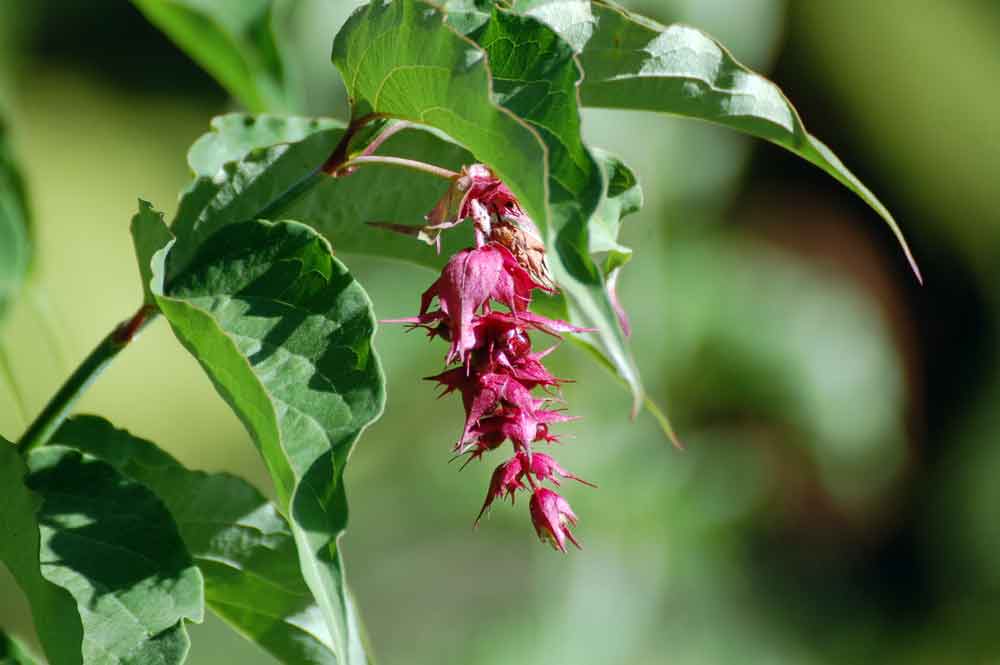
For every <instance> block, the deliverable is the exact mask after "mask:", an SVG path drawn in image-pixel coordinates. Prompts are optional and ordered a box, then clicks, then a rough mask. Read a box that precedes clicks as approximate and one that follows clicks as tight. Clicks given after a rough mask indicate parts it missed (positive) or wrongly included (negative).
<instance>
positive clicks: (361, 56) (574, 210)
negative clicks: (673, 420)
mask: <svg viewBox="0 0 1000 665" xmlns="http://www.w3.org/2000/svg"><path fill="white" fill-rule="evenodd" d="M483 31H484V32H482V34H480V33H477V39H478V40H479V41H480V42H481V43H482V44H483V45H484V46H485V48H486V50H487V51H490V54H489V61H490V63H492V67H493V69H494V72H493V73H494V75H495V77H491V74H490V70H489V68H488V67H487V64H486V57H485V55H486V54H485V52H484V51H483V50H482V49H479V48H476V47H475V46H474V45H472V44H470V43H469V42H468V41H467V40H466V39H464V38H462V37H461V36H459V35H457V34H456V33H455V32H454V31H453V30H451V29H450V28H448V27H447V26H446V25H445V24H444V22H443V17H442V14H441V12H440V11H439V10H438V9H436V8H434V7H432V6H430V5H428V4H425V3H423V2H417V1H415V0H395V1H393V2H375V3H371V4H369V5H368V6H367V8H365V9H364V10H362V11H359V12H356V13H355V14H354V15H353V16H352V17H351V18H350V19H348V21H347V23H346V24H345V25H344V27H343V29H341V31H340V33H339V34H338V35H337V37H336V39H335V40H334V48H333V60H334V63H335V64H336V65H337V67H338V68H339V69H340V70H341V73H342V74H343V77H344V80H345V81H346V84H347V88H348V93H349V94H350V96H351V98H352V100H353V101H354V107H353V110H352V113H353V116H354V118H359V117H362V116H365V115H367V114H369V113H381V114H386V115H389V116H392V117H397V118H404V119H408V120H412V121H415V122H419V123H422V124H426V125H430V126H432V127H435V128H437V129H440V130H442V131H444V132H446V133H447V134H448V135H449V136H451V137H452V138H454V139H455V140H456V141H458V142H459V143H461V144H462V145H464V146H465V147H466V148H468V149H469V150H470V152H471V153H472V154H473V155H474V156H475V158H476V159H477V160H478V161H481V162H483V163H485V164H487V165H489V166H490V167H491V168H492V169H493V170H494V171H495V172H496V173H497V175H499V176H500V177H501V178H502V179H503V180H504V182H505V183H506V184H507V185H508V186H509V187H510V188H511V190H512V191H513V192H514V194H515V195H516V196H518V198H519V199H520V201H521V203H522V205H523V207H524V208H525V210H526V211H527V213H528V214H529V215H530V216H531V217H532V218H533V219H534V220H535V221H536V222H537V223H538V225H539V226H540V227H541V229H542V230H543V233H544V234H545V237H546V241H547V243H546V244H547V246H548V247H549V254H550V257H549V258H550V264H551V267H552V271H553V274H554V277H555V280H556V282H557V283H558V284H559V286H560V288H561V289H562V292H563V293H564V294H565V296H566V297H567V300H568V304H569V309H568V311H569V314H570V317H569V318H571V319H572V320H573V321H574V322H575V323H577V324H582V325H585V326H590V327H594V328H596V329H597V330H598V331H599V332H598V333H597V334H596V335H597V339H596V340H595V341H596V342H599V343H600V346H601V350H602V352H603V353H604V354H606V355H607V357H608V358H609V359H610V362H611V363H612V365H613V366H614V367H615V368H616V370H617V372H618V373H619V374H620V375H621V376H623V377H624V378H625V380H626V381H627V383H628V385H629V386H630V388H631V389H632V393H633V396H634V401H635V405H636V406H638V405H639V404H640V403H641V400H642V387H641V383H640V380H639V376H638V370H637V368H636V366H635V362H634V360H633V359H632V357H631V354H630V352H629V350H628V347H627V343H626V341H625V338H624V334H623V333H622V330H621V328H620V326H619V325H618V321H617V318H616V316H615V314H614V310H613V307H612V305H611V303H610V299H609V296H608V292H607V289H606V288H605V284H604V280H603V276H602V274H601V272H600V270H599V269H598V268H597V266H596V265H594V263H593V261H592V259H591V257H590V254H589V238H588V228H587V224H588V222H589V220H590V216H591V215H592V214H593V213H594V212H595V211H596V209H597V207H598V204H599V202H600V200H601V196H602V192H603V181H602V175H601V172H600V169H599V168H597V165H596V163H595V161H594V159H593V157H592V156H591V154H590V153H589V151H588V150H587V149H586V147H585V146H584V145H583V143H582V141H581V140H580V136H579V123H580V118H579V110H578V109H577V105H576V89H575V88H576V84H577V83H578V81H579V75H580V72H579V70H578V67H577V65H576V62H575V60H574V58H573V55H574V54H573V49H572V47H571V46H570V45H569V44H567V43H566V42H564V41H562V40H560V39H559V37H558V36H557V35H556V34H555V33H553V32H552V31H551V30H550V29H549V28H548V27H547V26H545V25H544V24H542V23H541V22H539V21H537V20H535V19H533V18H530V17H521V16H516V15H513V14H508V13H506V12H494V13H493V15H492V17H491V19H490V23H489V24H487V26H486V27H485V28H483ZM494 92H495V93H496V99H495V100H494V96H493V93H494ZM498 102H499V103H498ZM500 104H502V106H501V105H500ZM518 114H520V115H521V116H523V119H522V118H521V117H518ZM540 166H542V168H539V167H540ZM549 304H550V305H554V306H555V308H556V313H559V311H558V306H559V305H560V303H558V302H556V303H549ZM550 311H551V310H550Z"/></svg>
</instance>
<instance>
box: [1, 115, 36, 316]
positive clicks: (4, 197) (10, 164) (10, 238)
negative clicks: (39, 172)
mask: <svg viewBox="0 0 1000 665" xmlns="http://www.w3.org/2000/svg"><path fill="white" fill-rule="evenodd" d="M28 223H29V212H28V200H27V195H26V192H25V186H24V179H23V178H22V177H21V171H20V168H19V167H18V165H17V160H16V158H15V157H14V154H13V150H12V148H11V146H10V142H9V139H8V137H7V126H6V123H5V122H4V121H3V119H2V118H0V320H2V319H3V316H4V313H5V311H6V310H7V308H8V306H9V305H10V303H11V301H12V300H13V298H14V297H15V296H16V295H17V292H18V291H19V290H20V288H21V285H22V283H23V282H24V279H25V277H26V276H27V273H28V267H29V265H30V262H31V260H30V259H31V243H30V237H29V233H28Z"/></svg>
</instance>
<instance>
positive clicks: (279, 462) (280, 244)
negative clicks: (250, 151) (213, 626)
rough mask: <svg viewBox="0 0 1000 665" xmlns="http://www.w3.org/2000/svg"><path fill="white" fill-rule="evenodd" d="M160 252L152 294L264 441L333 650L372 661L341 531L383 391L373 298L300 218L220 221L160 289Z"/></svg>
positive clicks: (346, 658)
mask: <svg viewBox="0 0 1000 665" xmlns="http://www.w3.org/2000/svg"><path fill="white" fill-rule="evenodd" d="M156 223H157V219H156V218H155V216H148V215H147V216H138V217H137V218H136V224H137V225H143V226H145V225H148V224H156ZM150 232H152V233H158V232H159V231H155V230H154V231H150ZM134 233H135V234H136V235H137V236H141V235H143V234H145V233H147V231H146V230H144V229H142V228H136V229H135V230H134ZM168 251H170V249H169V246H168V248H165V249H164V250H161V251H160V252H159V253H157V254H156V255H155V256H154V257H153V266H154V278H153V292H154V293H155V294H156V295H157V304H158V305H159V307H160V309H161V311H162V312H163V313H164V315H165V316H166V317H167V319H168V320H169V321H170V324H171V326H172V328H173V330H174V333H175V334H176V335H177V337H178V339H180V341H181V342H182V343H183V344H184V345H185V346H186V347H187V348H188V350H189V351H191V353H192V354H193V355H194V356H195V358H196V359H197V360H198V361H199V363H201V365H202V367H203V368H204V369H205V371H206V372H207V374H208V375H209V377H210V378H211V379H212V381H213V383H214V384H215V386H216V389H217V390H218V391H219V393H220V394H221V395H222V396H223V398H225V399H226V401H227V402H228V403H229V404H230V406H231V407H232V408H233V410H234V411H235V412H236V414H237V415H238V416H239V417H240V418H241V419H242V420H243V422H244V424H245V425H246V427H247V429H248V430H249V432H250V434H251V436H252V438H253V440H254V442H255V444H256V445H257V447H258V449H259V450H260V452H261V455H262V457H263V459H264V462H265V464H266V465H267V467H268V469H269V471H270V473H271V477H272V480H273V482H274V485H275V489H276V493H277V497H278V505H279V508H280V509H281V510H282V512H283V513H284V514H285V515H286V516H287V517H288V519H289V526H290V527H291V530H292V533H293V535H294V538H295V542H296V546H297V549H298V553H299V561H300V565H301V568H302V573H303V576H304V578H305V580H306V583H307V584H308V586H309V588H310V590H311V591H312V592H313V594H314V595H315V597H316V600H317V602H318V603H319V606H320V609H321V611H322V614H323V618H324V619H325V621H326V624H327V628H328V629H329V631H330V634H331V637H332V641H333V644H334V647H335V650H336V655H337V660H338V662H339V663H343V664H345V665H346V664H349V663H363V662H366V658H365V655H364V649H363V644H362V637H361V630H360V627H359V621H358V618H357V615H356V610H355V608H354V603H353V600H352V598H351V595H350V593H349V592H348V590H347V588H346V584H345V581H344V572H343V564H342V560H341V556H340V550H339V548H338V544H337V538H338V537H339V535H340V534H341V533H342V532H343V530H344V528H345V526H346V523H347V501H346V494H345V491H344V484H343V473H344V468H345V466H346V463H347V458H348V455H349V454H350V451H351V449H352V448H353V446H354V443H355V442H356V441H357V439H358V437H359V436H360V434H361V432H362V430H364V428H365V427H367V426H368V425H369V424H370V423H371V422H372V421H374V420H375V419H376V418H377V417H378V416H379V414H380V413H381V411H382V408H383V406H384V402H385V390H384V377H383V375H382V369H381V366H380V364H379V362H378V358H377V357H376V355H375V352H374V350H373V349H372V346H371V341H372V337H373V335H374V332H375V318H374V315H373V313H372V307H371V302H370V300H369V299H368V296H367V294H366V293H365V292H364V290H363V289H362V288H361V286H360V285H359V284H358V283H357V282H356V281H354V279H353V278H352V277H351V275H350V274H349V273H348V272H347V270H346V268H344V266H343V265H342V264H341V263H340V262H339V261H337V260H336V259H335V258H333V256H332V255H331V252H330V247H329V245H328V244H327V243H326V241H324V240H323V239H322V237H320V236H319V235H317V234H316V232H315V231H313V230H312V229H311V228H309V227H307V226H305V225H302V224H298V223H294V222H279V223H273V224H272V223H270V222H265V221H253V222H245V223H238V224H230V225H228V226H225V227H223V228H222V229H221V230H220V231H219V232H218V233H216V235H214V236H212V237H211V238H209V239H208V240H207V241H206V242H205V243H204V244H203V245H202V246H201V248H200V250H199V252H198V253H197V256H195V258H194V260H193V261H192V263H191V264H190V265H189V267H188V269H187V270H186V271H185V272H183V273H181V274H180V275H178V276H177V277H176V279H175V280H174V281H173V282H172V283H171V284H170V285H169V290H164V287H163V262H164V258H165V257H164V254H165V253H166V252H168Z"/></svg>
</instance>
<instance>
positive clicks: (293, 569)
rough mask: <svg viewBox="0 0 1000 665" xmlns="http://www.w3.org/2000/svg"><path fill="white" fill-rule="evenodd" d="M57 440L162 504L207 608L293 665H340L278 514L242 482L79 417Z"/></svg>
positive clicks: (105, 424)
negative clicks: (194, 568)
mask: <svg viewBox="0 0 1000 665" xmlns="http://www.w3.org/2000/svg"><path fill="white" fill-rule="evenodd" d="M53 442H55V443H58V444H63V445H67V446H71V447H74V448H77V449H79V450H82V451H83V452H86V453H89V454H91V455H94V456H95V457H98V458H100V459H102V460H104V461H105V462H108V463H109V464H111V465H112V466H114V467H115V468H116V469H118V470H119V471H120V472H121V473H123V474H125V475H126V476H128V477H130V478H133V479H135V480H137V481H139V482H141V483H143V484H144V485H146V487H148V488H150V489H151V490H153V492H155V493H156V495H157V496H158V497H160V499H161V500H162V501H163V502H164V504H166V506H167V508H168V509H169V510H170V513H171V514H172V515H173V517H174V520H175V521H176V522H177V526H178V527H179V529H180V533H181V537H182V538H183V539H184V542H185V544H186V545H187V547H188V550H190V552H191V555H192V556H193V557H194V560H195V562H196V563H197V564H198V567H199V568H200V569H201V572H202V574H203V575H204V577H205V599H206V601H207V602H208V606H209V607H210V608H211V609H212V610H213V611H214V612H215V613H216V614H218V615H219V616H220V617H222V618H223V619H224V620H225V621H226V622H227V623H229V624H230V625H231V626H233V627H234V628H235V629H236V630H237V631H239V632H240V633H241V634H243V635H245V636H246V637H247V638H248V639H250V640H252V641H254V642H255V643H257V644H259V645H260V646H261V647H262V648H264V649H265V650H267V651H268V652H269V653H270V654H271V655H273V656H274V657H275V658H277V659H278V660H279V661H281V662H282V663H287V664H288V665H300V664H302V665H305V664H308V665H334V663H336V662H337V659H336V656H335V655H334V650H333V645H332V644H331V643H330V637H329V634H328V631H327V629H326V625H325V624H324V622H323V617H322V615H321V613H320V610H319V607H318V606H317V605H316V601H315V600H314V599H313V596H312V594H311V593H310V591H309V587H308V586H306V583H305V580H303V578H302V573H301V571H300V570H299V566H298V563H299V561H298V555H297V554H296V549H295V539H294V537H293V536H292V532H291V530H290V529H289V527H288V523H287V521H286V520H285V519H284V518H283V517H282V516H281V515H280V514H279V513H278V510H277V508H276V507H275V506H274V505H273V504H272V503H271V502H269V501H268V500H267V499H266V498H264V496H263V495H261V493H260V492H258V491H257V490H256V489H255V488H254V487H253V486H251V485H250V484H249V483H247V482H246V481H244V480H242V479H240V478H237V477H235V476H232V475H229V474H225V473H214V474H208V473H204V472H200V471H189V470H188V469H185V468H184V467H183V466H181V464H180V463H179V462H178V461H177V460H175V459H174V458H173V457H171V456H170V455H168V454H167V453H166V452H164V451H162V450H161V449H159V448H158V447H156V446H155V445H154V444H152V443H150V442H149V441H146V440H144V439H140V438H138V437H135V436H132V435H131V434H129V433H128V432H127V431H125V430H120V429H116V428H115V427H113V426H112V425H111V424H110V423H109V422H107V421H106V420H104V419H103V418H98V417H96V416H77V417H75V418H72V419H70V420H68V421H66V423H64V424H63V426H62V427H61V428H60V429H59V431H58V432H56V434H55V436H54V437H53Z"/></svg>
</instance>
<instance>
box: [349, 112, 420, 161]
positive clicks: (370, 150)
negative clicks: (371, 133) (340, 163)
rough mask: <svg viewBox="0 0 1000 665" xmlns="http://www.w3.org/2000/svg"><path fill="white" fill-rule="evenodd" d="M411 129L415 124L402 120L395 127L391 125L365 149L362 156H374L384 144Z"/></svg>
mask: <svg viewBox="0 0 1000 665" xmlns="http://www.w3.org/2000/svg"><path fill="white" fill-rule="evenodd" d="M410 127H413V123H411V122H407V121H405V120H401V121H399V122H397V123H396V124H394V125H390V126H389V127H387V128H386V129H385V130H384V131H383V132H382V133H381V134H379V135H378V136H376V137H375V138H374V140H372V142H371V143H369V144H368V147H367V148H365V149H364V151H363V152H362V153H361V156H362V157H367V156H368V155H374V154H375V151H376V150H378V149H379V148H380V147H382V144H383V143H385V142H386V141H388V140H389V139H390V138H391V137H392V136H393V135H395V134H397V133H399V132H401V131H403V130H404V129H409V128H410Z"/></svg>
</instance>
